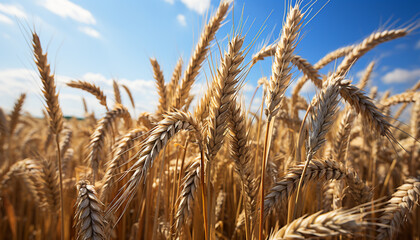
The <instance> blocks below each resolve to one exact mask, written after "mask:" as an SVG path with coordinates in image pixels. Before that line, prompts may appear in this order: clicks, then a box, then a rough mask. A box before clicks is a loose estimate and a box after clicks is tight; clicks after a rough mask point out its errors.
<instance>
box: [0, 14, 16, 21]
mask: <svg viewBox="0 0 420 240" xmlns="http://www.w3.org/2000/svg"><path fill="white" fill-rule="evenodd" d="M0 22H2V23H6V24H13V21H12V19H10V18H9V17H8V16H5V15H3V14H1V13H0Z"/></svg>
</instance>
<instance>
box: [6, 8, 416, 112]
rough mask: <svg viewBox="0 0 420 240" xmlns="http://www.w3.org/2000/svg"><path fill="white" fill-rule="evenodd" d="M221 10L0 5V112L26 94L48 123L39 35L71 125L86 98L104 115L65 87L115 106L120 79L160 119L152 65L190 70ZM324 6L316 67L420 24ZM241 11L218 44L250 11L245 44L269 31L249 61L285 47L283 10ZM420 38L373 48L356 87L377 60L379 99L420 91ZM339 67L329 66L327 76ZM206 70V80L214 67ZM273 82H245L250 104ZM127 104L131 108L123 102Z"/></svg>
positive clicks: (262, 71)
mask: <svg viewBox="0 0 420 240" xmlns="http://www.w3.org/2000/svg"><path fill="white" fill-rule="evenodd" d="M303 2H304V4H306V3H307V2H308V1H303ZM312 2H313V1H312ZM218 3H219V1H216V0H153V1H145V0H140V1H109V0H108V1H98V0H89V1H81V0H0V53H1V54H0V102H1V105H0V106H1V107H2V108H4V109H5V110H6V111H10V109H11V108H12V106H13V103H14V101H15V99H16V98H17V97H18V96H19V94H20V93H21V92H26V93H27V94H28V99H27V101H26V103H25V105H24V110H25V111H28V112H30V113H31V114H34V115H40V113H41V110H42V106H43V105H42V104H43V103H42V97H41V92H40V90H39V89H40V81H39V79H38V78H37V75H36V72H35V70H36V68H35V66H34V63H33V62H32V53H31V48H30V30H31V29H33V28H35V29H36V30H37V32H38V34H39V35H40V37H41V41H42V43H43V46H44V49H48V56H49V62H50V63H51V65H52V68H53V69H54V70H55V74H56V75H57V77H56V78H57V81H58V89H59V91H60V102H61V105H62V108H63V112H64V114H65V115H76V116H82V115H83V108H82V102H81V97H82V96H84V97H85V98H86V99H87V101H88V105H89V108H90V109H91V110H94V111H95V112H96V113H97V114H102V113H103V109H102V107H101V106H100V105H99V104H98V103H97V101H96V100H95V99H94V98H93V97H92V96H90V95H89V94H86V93H84V92H82V91H79V90H73V89H69V88H68V87H66V86H65V85H64V84H63V83H64V82H66V81H69V80H72V79H84V80H87V81H92V82H95V83H96V84H98V85H100V86H101V87H102V88H103V89H104V90H105V93H106V94H108V98H109V101H111V102H112V98H113V95H112V82H111V81H112V79H113V78H115V79H117V80H118V82H119V83H122V84H125V85H127V86H129V87H130V89H131V90H132V92H133V95H134V98H135V100H136V105H137V109H136V112H137V113H139V112H141V111H154V107H155V106H156V103H157V94H156V90H155V82H154V80H153V73H152V68H151V66H150V63H149V58H150V57H155V58H156V59H157V60H158V61H159V63H160V64H161V67H162V69H163V71H164V75H165V79H167V80H168V79H170V76H171V73H172V70H173V68H174V67H175V64H176V62H177V60H178V58H179V57H180V56H182V57H183V59H184V63H185V64H187V62H188V60H189V57H190V54H191V52H192V50H193V48H194V47H195V44H196V42H197V39H198V36H199V35H200V33H201V29H202V26H203V24H204V22H205V20H206V19H208V17H209V15H210V13H212V12H213V11H214V9H215V8H216V7H217V5H218ZM326 3H327V1H321V0H318V1H316V2H315V3H314V5H313V7H312V11H310V12H308V14H307V17H306V19H305V23H304V24H306V25H305V26H304V28H303V29H302V35H301V37H300V42H299V45H298V46H297V48H296V52H297V54H299V55H301V56H302V57H304V58H306V59H308V60H309V62H311V63H315V62H316V61H317V60H318V59H320V58H321V57H322V56H324V55H325V54H326V53H328V52H330V51H332V50H335V49H336V48H339V47H342V46H346V45H349V44H354V43H357V42H360V41H361V40H363V38H364V37H366V36H368V35H369V34H370V33H372V32H373V31H375V30H377V29H380V28H384V27H385V28H392V27H399V26H402V25H404V24H405V25H406V24H409V23H413V22H417V23H418V22H419V16H420V1H414V0H413V1H391V0H382V1H380V0H375V1H374V0H370V1H362V0H354V1H343V0H336V1H334V0H332V1H330V2H328V3H327V4H326ZM324 4H326V5H325V7H324V8H322V7H323V5H324ZM234 6H235V8H234V10H233V11H231V12H230V13H229V16H228V17H227V21H226V24H225V25H224V26H223V27H222V28H221V29H220V31H219V33H218V34H217V40H218V41H217V42H218V43H219V45H220V46H221V47H222V48H225V46H226V37H225V36H226V35H227V34H229V33H231V32H232V23H235V26H237V24H238V22H239V18H240V16H241V13H242V9H243V16H244V17H245V18H247V19H248V20H247V22H246V23H245V24H244V29H245V30H246V31H247V36H246V39H247V40H246V44H250V43H251V41H252V39H253V38H254V36H256V34H257V33H258V31H259V30H261V29H262V26H263V27H264V31H263V32H262V34H261V35H260V37H259V38H258V39H257V40H256V43H255V44H254V45H253V46H252V49H251V51H250V54H249V56H248V58H247V59H248V61H249V58H250V57H251V54H252V53H255V52H256V51H257V50H258V47H259V46H261V45H262V44H263V43H264V42H266V43H273V42H274V41H275V39H277V38H278V36H279V32H280V29H281V23H282V20H283V16H284V11H285V10H284V6H285V3H284V2H283V1H278V0H264V1H256V0H253V1H244V0H235V1H234ZM321 8H322V10H321ZM319 10H321V11H320V12H319V13H318V14H316V13H317V12H318V11H319ZM232 13H233V15H234V18H233V17H232ZM312 17H313V18H312ZM311 18H312V20H311V21H309V20H310V19H311ZM264 22H265V23H264ZM419 33H420V30H415V31H414V32H413V33H412V34H411V35H409V36H407V37H405V38H402V39H398V40H395V41H392V42H388V43H385V44H382V45H380V46H379V47H377V48H375V49H374V50H372V51H371V52H369V53H368V54H367V55H365V56H364V57H363V58H362V59H360V60H359V61H358V62H357V63H356V64H355V65H354V67H353V69H352V71H351V72H350V74H349V77H350V78H352V79H354V80H355V81H358V78H359V77H360V74H361V71H362V70H363V69H364V68H365V67H366V66H367V65H368V64H369V62H370V61H372V60H375V61H377V64H376V66H375V69H374V74H373V85H377V86H378V87H379V91H380V92H384V91H386V90H387V89H392V93H399V92H401V91H404V90H405V89H407V88H409V87H410V86H412V85H414V83H415V82H417V81H418V80H420V35H419ZM217 52H218V48H217V46H215V47H214V48H213V53H214V54H215V55H217ZM333 67H334V65H333V64H330V65H329V66H327V67H326V68H325V69H324V70H323V71H322V72H324V73H325V72H327V71H328V70H332V69H333ZM204 69H205V70H206V72H207V73H208V69H209V66H208V64H207V63H206V64H205V65H204ZM270 75H271V60H270V59H267V60H266V61H264V62H261V63H258V64H257V65H255V66H254V68H253V69H252V70H251V71H250V73H249V75H248V76H247V79H246V80H247V85H246V87H245V88H244V95H245V99H246V100H248V99H249V97H250V95H251V94H252V92H253V90H254V89H255V87H256V85H257V83H256V81H257V80H258V79H259V78H260V77H262V76H270ZM206 76H208V74H200V75H199V79H198V80H197V84H195V87H194V88H193V92H194V93H195V94H197V95H198V97H200V93H201V92H202V89H203V88H204V86H205V81H206ZM121 90H122V89H121ZM313 92H314V88H313V86H312V85H310V84H308V85H307V86H305V88H304V89H303V92H302V95H303V96H304V97H308V98H309V97H311V96H312V94H313ZM123 96H124V98H123V101H124V102H125V103H126V104H127V105H129V102H128V99H127V98H126V95H125V94H124V93H123ZM258 102H260V101H259V100H257V101H256V102H255V106H254V107H256V106H257V104H258Z"/></svg>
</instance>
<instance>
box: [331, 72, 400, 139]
mask: <svg viewBox="0 0 420 240" xmlns="http://www.w3.org/2000/svg"><path fill="white" fill-rule="evenodd" d="M338 81H339V86H340V95H341V96H342V97H343V99H344V100H346V102H348V103H349V104H350V105H351V106H352V107H353V108H354V109H355V110H356V112H357V113H359V114H360V115H361V116H362V117H363V119H364V120H365V121H367V122H368V124H369V125H370V126H371V127H372V128H373V129H375V130H376V131H377V132H379V133H380V134H381V135H382V136H387V137H389V138H391V139H393V137H392V133H391V130H390V128H391V126H392V125H391V124H390V123H389V122H388V120H387V119H386V117H385V115H384V114H383V113H382V112H381V111H380V110H379V109H378V107H376V105H375V104H374V103H373V102H372V99H370V98H369V97H368V96H366V95H365V94H364V92H363V91H362V90H360V89H359V88H357V87H356V86H354V85H352V84H351V83H350V82H349V81H346V80H340V79H339V80H338Z"/></svg>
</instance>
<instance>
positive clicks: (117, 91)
mask: <svg viewBox="0 0 420 240" xmlns="http://www.w3.org/2000/svg"><path fill="white" fill-rule="evenodd" d="M112 88H113V89H114V98H115V104H116V105H118V104H122V102H121V92H120V87H119V86H118V83H117V81H116V80H115V79H114V80H112Z"/></svg>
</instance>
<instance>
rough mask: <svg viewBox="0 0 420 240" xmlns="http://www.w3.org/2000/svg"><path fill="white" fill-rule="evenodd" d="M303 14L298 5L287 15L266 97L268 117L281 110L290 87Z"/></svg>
mask: <svg viewBox="0 0 420 240" xmlns="http://www.w3.org/2000/svg"><path fill="white" fill-rule="evenodd" d="M302 17H303V14H302V12H301V11H300V9H299V5H298V4H296V5H295V6H294V7H293V8H291V9H290V11H289V12H288V14H287V18H286V22H285V24H284V26H283V30H282V34H281V37H280V41H279V43H278V44H277V48H276V53H275V55H274V63H273V66H272V76H271V79H270V82H269V88H268V93H267V97H266V100H265V101H266V105H267V110H266V115H267V116H269V118H272V117H273V116H274V115H275V113H276V112H277V111H278V109H279V106H278V105H279V104H280V102H281V100H282V99H283V95H284V92H285V91H286V88H287V87H288V86H289V82H290V79H291V74H290V70H291V68H292V67H291V66H290V62H291V60H292V58H293V51H294V50H295V47H296V40H297V36H298V35H299V32H300V27H301V25H302V22H301V21H302Z"/></svg>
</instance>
